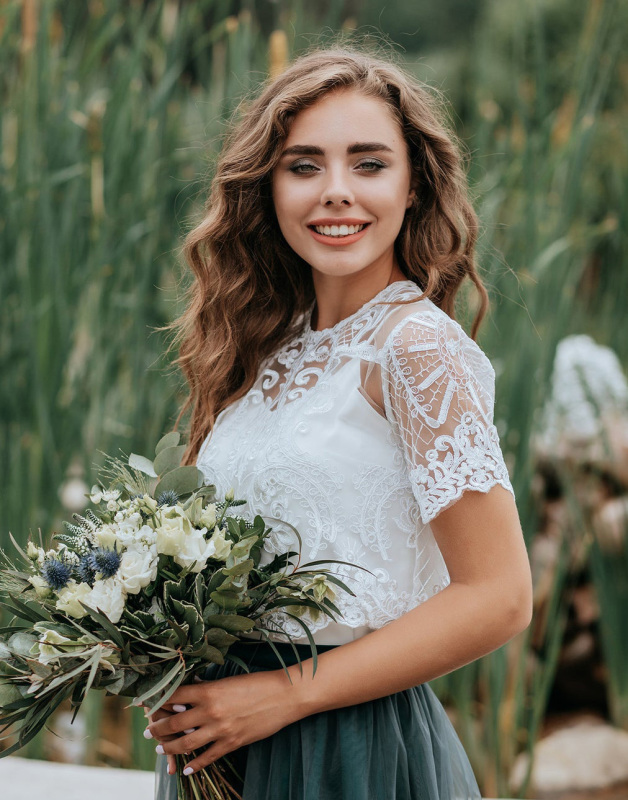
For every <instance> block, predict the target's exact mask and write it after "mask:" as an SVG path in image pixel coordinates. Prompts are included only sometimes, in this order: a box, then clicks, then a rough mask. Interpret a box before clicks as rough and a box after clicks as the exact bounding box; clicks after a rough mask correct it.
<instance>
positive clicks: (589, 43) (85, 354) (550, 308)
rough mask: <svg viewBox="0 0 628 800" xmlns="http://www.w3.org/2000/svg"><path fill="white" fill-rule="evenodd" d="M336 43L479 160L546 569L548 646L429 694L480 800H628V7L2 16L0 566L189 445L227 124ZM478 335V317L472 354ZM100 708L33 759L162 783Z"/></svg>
mask: <svg viewBox="0 0 628 800" xmlns="http://www.w3.org/2000/svg"><path fill="white" fill-rule="evenodd" d="M341 30H342V31H344V32H345V35H346V36H347V38H348V39H349V40H350V39H351V38H352V37H358V38H359V39H360V40H361V41H365V39H367V40H368V39H370V40H372V41H373V42H380V44H382V43H383V45H384V46H386V47H392V48H393V49H394V50H395V51H396V52H397V53H398V54H399V57H400V59H401V60H402V62H403V63H404V64H405V66H406V67H407V69H409V70H410V71H411V72H412V73H413V74H414V75H416V76H417V77H418V78H420V79H421V80H423V81H425V82H426V83H428V84H429V85H430V86H432V87H433V88H434V90H435V91H437V92H440V93H443V94H444V96H445V97H446V99H447V101H448V103H449V107H450V118H451V123H452V126H453V127H454V128H455V130H456V132H457V133H458V134H459V135H460V136H461V137H462V139H463V140H464V141H465V143H466V145H467V147H468V149H469V153H470V160H469V168H468V175H469V181H470V183H471V186H472V190H473V196H474V197H475V198H476V199H475V206H476V210H477V211H478V213H479V215H480V218H481V222H482V233H481V237H480V242H479V246H478V263H479V269H480V273H481V276H482V278H483V280H484V282H485V284H486V285H487V288H488V289H489V293H490V295H491V301H492V305H491V312H490V314H489V315H488V316H487V318H486V319H485V322H484V323H483V326H482V328H481V329H480V334H479V338H478V341H479V343H480V345H481V346H482V348H483V349H484V351H485V352H486V353H487V355H488V356H489V358H490V359H491V361H492V363H493V365H494V367H495V371H496V395H497V396H496V420H495V421H496V425H497V427H498V431H499V434H500V438H501V443H502V447H503V450H504V453H505V456H506V460H507V463H508V467H509V471H510V476H511V479H512V482H513V486H514V488H515V492H516V495H517V505H518V509H519V513H520V517H521V521H522V525H523V528H524V533H525V536H526V542H527V545H528V549H529V553H530V558H531V562H532V565H533V574H534V583H535V615H534V621H533V623H532V625H531V626H530V628H529V629H528V630H527V631H526V632H524V633H523V634H521V635H520V636H518V637H516V639H514V640H512V641H511V642H509V643H508V644H507V645H506V646H504V647H503V648H500V649H499V650H498V651H496V652H495V653H492V654H490V655H489V656H487V657H485V658H483V659H481V660H479V661H476V662H474V663H473V664H470V665H468V666H466V667H464V668H463V669H460V670H457V671H456V672H454V673H452V674H450V675H447V676H444V677H443V678H440V679H438V680H436V681H433V682H432V683H431V685H432V686H433V688H434V690H435V691H436V692H437V694H438V695H439V697H440V698H441V699H442V701H443V704H444V705H445V707H446V709H447V711H448V713H449V714H450V716H451V719H452V721H453V723H454V725H455V727H456V730H457V731H458V733H459V735H460V738H461V740H462V742H463V745H464V747H465V749H466V751H467V753H468V755H469V758H470V759H471V762H472V765H473V768H474V770H475V773H476V776H477V778H478V782H479V784H480V787H481V789H482V791H483V794H484V795H485V796H492V797H499V796H508V797H536V798H579V797H586V798H593V797H604V798H610V799H611V800H619V798H628V549H627V545H626V538H627V537H626V533H627V530H628V525H627V520H628V384H627V382H626V368H627V365H628V251H627V234H626V232H627V230H628V228H627V215H628V138H627V135H626V131H627V129H628V103H627V94H626V86H627V84H628V59H627V57H626V32H627V30H628V4H626V3H620V2H619V0H527V1H525V2H521V0H518V1H516V0H475V2H472V3H471V2H468V1H466V0H440V1H439V2H438V3H407V2H404V1H403V0H391V1H390V2H388V3H387V4H386V5H382V4H381V3H377V2H375V0H323V1H321V2H318V3H304V2H301V1H300V0H285V2H281V1H280V0H277V1H273V0H258V2H252V1H250V2H246V1H245V0H241V1H239V2H238V0H144V1H143V2H142V1H141V0H85V2H75V1H74V0H0V86H1V92H2V102H1V104H0V209H1V213H0V304H1V313H0V409H1V419H0V441H1V445H2V457H1V458H0V487H1V489H0V547H3V548H4V549H5V550H7V551H11V550H12V545H11V542H10V539H9V532H11V533H12V534H13V535H14V536H15V537H16V539H17V540H18V541H19V542H22V543H23V542H25V541H26V540H27V539H28V538H29V536H31V537H33V538H36V539H39V533H40V532H41V535H42V538H43V539H44V540H45V541H46V542H47V541H48V540H49V537H50V535H51V534H52V532H53V531H59V530H60V528H61V524H62V521H63V520H64V519H66V520H69V519H71V515H72V513H75V512H80V511H82V510H83V509H84V508H85V507H86V499H87V498H86V497H85V493H86V492H87V491H88V489H89V487H91V485H92V484H93V483H94V481H95V478H96V475H97V470H98V468H99V467H100V466H101V464H102V463H103V456H102V453H103V452H106V453H111V454H120V451H122V452H123V453H125V454H128V453H130V452H131V451H134V452H138V453H144V452H148V449H149V447H151V446H154V442H156V441H157V439H158V438H159V437H160V436H161V435H162V434H163V433H165V432H166V431H168V430H170V429H171V428H172V426H173V424H174V420H175V418H176V415H177V413H178V409H179V408H180V406H181V403H182V402H183V399H184V386H183V381H182V378H181V375H179V374H178V372H177V371H176V370H175V369H173V366H172V363H171V362H169V361H168V360H167V358H166V357H165V350H166V347H167V344H168V340H167V339H166V337H165V336H164V335H163V334H162V333H161V332H159V331H157V330H155V329H156V328H157V327H158V326H161V325H164V324H165V323H167V322H168V321H169V320H171V319H173V318H174V316H176V315H177V314H178V313H179V312H180V311H181V306H180V302H181V300H180V298H181V295H182V293H183V288H184V286H185V285H186V284H187V281H188V280H189V276H188V275H187V274H186V273H185V271H184V270H183V269H182V259H181V257H180V252H179V248H180V246H181V243H182V240H183V237H184V235H185V233H186V232H187V230H189V228H190V227H191V226H192V225H193V224H194V223H195V221H196V220H197V219H198V217H199V215H200V213H201V211H202V206H203V202H204V200H205V197H206V192H207V187H208V182H209V179H210V178H211V174H212V169H213V163H214V159H215V157H216V155H217V153H218V152H219V149H220V143H221V138H222V136H223V134H224V132H225V122H226V120H227V118H228V116H229V114H230V113H231V112H232V111H233V109H234V108H235V107H236V105H237V104H238V102H239V101H240V99H241V98H242V96H243V94H244V93H246V92H248V91H249V90H251V89H253V88H255V86H256V85H258V84H259V83H260V82H261V81H262V80H263V79H264V78H265V77H266V76H267V75H268V74H269V73H271V74H277V73H278V72H280V71H281V70H282V69H283V68H284V67H285V66H286V64H287V63H288V61H289V60H290V59H291V58H292V57H293V56H295V55H297V54H298V53H299V52H301V51H303V50H304V49H305V48H307V47H308V46H310V45H311V44H314V43H317V42H325V41H326V40H327V39H328V38H329V37H330V36H332V35H334V34H336V33H337V32H338V31H341ZM474 315H475V295H474V292H472V291H468V292H467V291H465V292H462V293H461V297H460V310H459V314H458V317H459V319H460V321H461V323H462V324H463V325H464V326H465V327H466V329H467V330H469V328H470V322H471V321H472V319H473V317H474ZM6 616H7V615H5V618H4V621H5V623H7V622H8V620H7V619H6ZM91 694H92V695H93V696H92V697H90V698H89V701H88V702H86V703H85V704H84V706H83V709H82V710H81V713H80V714H79V715H78V717H77V719H76V720H75V722H74V724H73V725H71V726H70V725H69V718H70V716H71V715H70V713H69V711H68V709H65V708H63V707H61V708H60V709H59V711H58V712H57V713H56V715H55V717H54V723H53V724H52V725H51V726H50V728H51V730H44V731H42V732H41V733H40V734H39V735H38V737H37V738H36V739H35V740H34V741H33V742H32V743H31V744H30V745H29V746H28V748H27V751H26V754H27V755H28V756H31V757H33V758H43V759H49V760H53V761H66V762H73V763H77V764H87V765H98V766H105V765H106V766H114V767H122V768H145V769H148V770H151V769H153V766H154V759H155V753H154V746H153V745H152V744H151V743H150V742H147V741H146V740H145V739H144V738H143V736H142V731H143V729H144V727H145V720H144V716H143V713H142V712H141V711H140V710H138V709H126V708H124V706H125V705H126V701H125V700H124V698H117V697H103V696H102V695H101V693H99V692H92V693H91ZM8 741H10V740H8ZM3 744H5V743H2V742H0V748H2V747H3ZM23 754H24V752H22V753H21V755H23Z"/></svg>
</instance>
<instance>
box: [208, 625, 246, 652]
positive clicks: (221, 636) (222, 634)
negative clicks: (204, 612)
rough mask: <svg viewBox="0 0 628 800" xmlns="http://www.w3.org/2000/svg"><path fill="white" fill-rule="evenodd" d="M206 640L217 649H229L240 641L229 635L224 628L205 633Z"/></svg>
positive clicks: (212, 629) (211, 629)
mask: <svg viewBox="0 0 628 800" xmlns="http://www.w3.org/2000/svg"><path fill="white" fill-rule="evenodd" d="M205 640H206V641H207V642H208V643H209V644H212V645H214V646H215V647H229V645H232V644H233V643H234V642H237V641H239V639H238V637H237V636H234V635H233V634H232V633H227V631H226V630H224V628H210V629H209V630H208V631H206V632H205Z"/></svg>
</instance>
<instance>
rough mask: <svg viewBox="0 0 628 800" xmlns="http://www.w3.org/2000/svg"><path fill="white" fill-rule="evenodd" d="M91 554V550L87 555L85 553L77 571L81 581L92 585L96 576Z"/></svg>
mask: <svg viewBox="0 0 628 800" xmlns="http://www.w3.org/2000/svg"><path fill="white" fill-rule="evenodd" d="M91 556H92V554H91V552H90V553H87V555H84V556H83V557H82V558H81V560H80V561H79V563H78V566H77V567H76V573H77V575H78V577H79V582H80V583H88V584H89V585H90V586H92V584H93V583H94V579H95V577H96V573H95V572H94V567H93V566H92V558H91Z"/></svg>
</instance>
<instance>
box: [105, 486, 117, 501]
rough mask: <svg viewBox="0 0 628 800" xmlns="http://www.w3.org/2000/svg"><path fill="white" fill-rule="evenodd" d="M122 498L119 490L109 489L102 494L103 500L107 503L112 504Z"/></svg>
mask: <svg viewBox="0 0 628 800" xmlns="http://www.w3.org/2000/svg"><path fill="white" fill-rule="evenodd" d="M118 497H120V490H119V489H109V490H108V491H105V492H103V493H102V499H103V500H104V501H105V502H106V503H110V502H111V501H112V500H117V499H118Z"/></svg>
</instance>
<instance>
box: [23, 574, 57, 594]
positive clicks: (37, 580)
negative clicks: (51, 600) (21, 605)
mask: <svg viewBox="0 0 628 800" xmlns="http://www.w3.org/2000/svg"><path fill="white" fill-rule="evenodd" d="M28 580H29V582H30V583H32V584H33V587H34V589H35V592H36V593H37V597H41V598H43V597H49V596H50V595H51V594H52V589H51V588H50V586H48V584H47V583H46V581H45V580H44V579H43V578H42V577H41V575H31V577H30V578H29V579H28Z"/></svg>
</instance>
